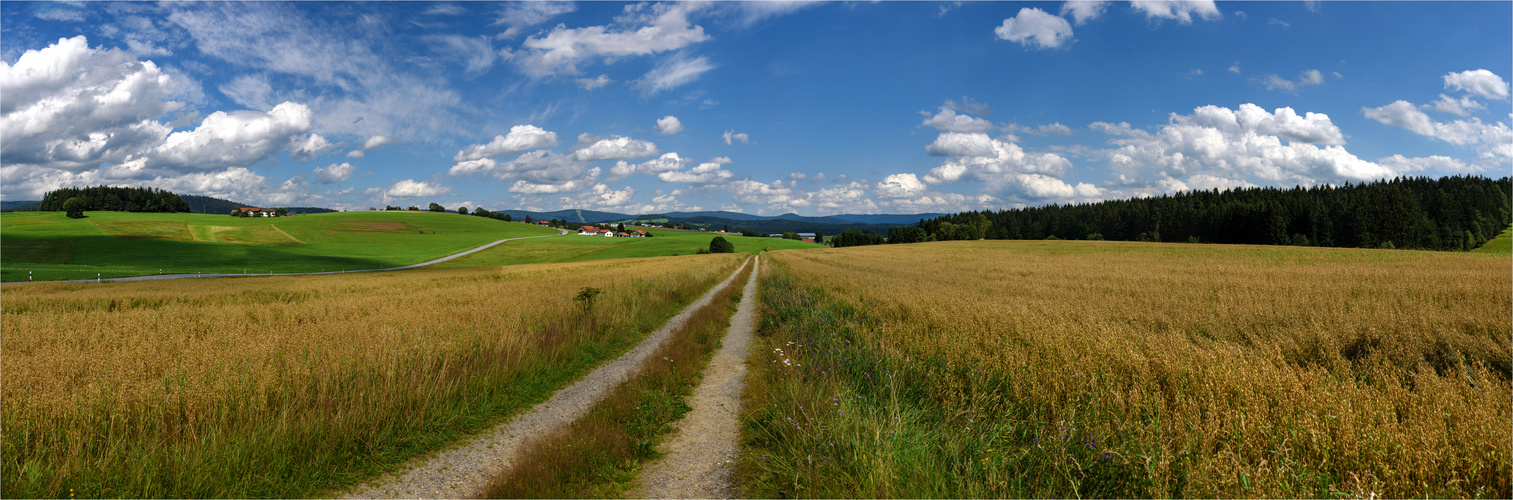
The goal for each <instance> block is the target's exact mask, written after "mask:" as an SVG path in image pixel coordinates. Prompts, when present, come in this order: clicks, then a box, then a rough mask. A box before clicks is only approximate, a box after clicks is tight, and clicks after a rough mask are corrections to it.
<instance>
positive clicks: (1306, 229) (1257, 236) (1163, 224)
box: [835, 176, 1513, 251]
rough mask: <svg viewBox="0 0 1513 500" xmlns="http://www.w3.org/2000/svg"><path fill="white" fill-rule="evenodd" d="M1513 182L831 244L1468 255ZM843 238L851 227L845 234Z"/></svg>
mask: <svg viewBox="0 0 1513 500" xmlns="http://www.w3.org/2000/svg"><path fill="white" fill-rule="evenodd" d="M1510 195H1513V178H1509V177H1503V178H1501V179H1495V180H1494V179H1489V178H1485V177H1479V176H1449V177H1441V178H1439V179H1430V178H1426V177H1399V178H1395V179H1389V180H1381V181H1375V182H1365V183H1360V184H1350V183H1346V184H1344V185H1341V186H1314V187H1308V188H1304V187H1293V188H1289V189H1279V188H1271V187H1265V188H1260V187H1258V188H1240V189H1231V190H1227V191H1219V190H1217V189H1215V190H1195V191H1186V192H1182V193H1176V194H1170V195H1163V196H1158V197H1148V198H1132V199H1126V200H1109V201H1102V202H1097V203H1086V204H1072V205H1045V206H1039V207H1028V208H1019V209H1013V210H999V211H991V210H983V211H971V212H962V213H957V214H951V215H946V216H941V217H937V218H933V219H928V220H921V221H920V222H919V225H917V226H915V227H905V228H893V229H891V230H890V231H889V234H888V237H887V238H883V236H882V235H878V234H875V233H871V234H868V233H866V232H857V233H856V234H846V233H843V234H841V235H838V236H837V238H836V241H835V243H836V244H835V246H837V247H841V246H854V245H857V244H861V245H867V244H878V243H884V242H886V243H915V242H921V241H945V240H976V239H994V240H1042V239H1066V240H1117V241H1155V242H1172V243H1229V244H1253V245H1296V246H1325V247H1349V248H1405V249H1423V250H1449V251H1467V250H1471V249H1475V248H1476V247H1479V246H1481V244H1482V243H1485V242H1486V241H1487V240H1490V239H1492V238H1494V237H1496V236H1497V235H1498V234H1499V233H1501V232H1502V230H1503V229H1504V228H1506V227H1508V225H1509V223H1510V222H1513V207H1510V206H1509V199H1510ZM848 233H849V231H848Z"/></svg>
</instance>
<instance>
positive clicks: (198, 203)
mask: <svg viewBox="0 0 1513 500" xmlns="http://www.w3.org/2000/svg"><path fill="white" fill-rule="evenodd" d="M180 198H183V199H184V201H186V202H189V208H190V210H189V211H190V212H194V213H197V214H221V215H226V214H230V213H231V211H232V210H237V209H240V208H245V207H256V208H283V209H285V210H288V211H289V213H291V214H323V213H329V212H336V211H337V210H332V209H329V208H321V207H263V206H258V205H254V204H248V203H240V202H235V201H230V200H223V199H220V198H211V197H209V196H198V195H192V194H186V195H180Z"/></svg>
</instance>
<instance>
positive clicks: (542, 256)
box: [438, 228, 825, 268]
mask: <svg viewBox="0 0 1513 500" xmlns="http://www.w3.org/2000/svg"><path fill="white" fill-rule="evenodd" d="M649 232H650V233H652V234H653V237H651V238H605V237H601V236H579V235H576V234H573V235H568V236H564V237H561V238H542V239H535V240H522V241H511V242H507V243H504V244H502V245H499V246H497V247H493V248H490V249H488V250H484V251H482V252H478V253H475V254H472V255H469V256H467V257H463V258H460V259H457V260H453V261H449V262H446V263H443V264H439V265H438V266H439V267H442V268H447V267H474V266H499V265H510V264H536V263H542V262H577V261H583V260H598V259H624V258H631V257H663V256H672V255H693V254H694V253H695V252H697V251H698V250H699V249H700V248H703V249H706V250H707V249H709V241H710V240H712V239H714V237H715V236H723V237H724V238H725V239H726V240H729V241H730V242H731V243H734V244H735V251H736V252H747V253H759V252H762V251H766V250H788V249H802V248H825V246H824V245H819V244H816V243H806V242H803V241H795V240H785V239H781V238H763V237H748V236H741V235H729V234H726V235H718V234H711V233H706V232H701V231H684V230H678V229H657V228H653V229H650V230H649Z"/></svg>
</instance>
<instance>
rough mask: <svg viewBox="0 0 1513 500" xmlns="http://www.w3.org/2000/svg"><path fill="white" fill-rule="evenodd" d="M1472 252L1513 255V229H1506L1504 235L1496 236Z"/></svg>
mask: <svg viewBox="0 0 1513 500" xmlns="http://www.w3.org/2000/svg"><path fill="white" fill-rule="evenodd" d="M1472 251H1473V252H1479V253H1500V254H1503V255H1508V254H1510V253H1513V227H1509V228H1507V229H1504V230H1503V232H1502V234H1499V235H1497V236H1494V237H1493V238H1492V239H1490V240H1487V242H1486V243H1482V245H1481V246H1479V247H1476V250H1472Z"/></svg>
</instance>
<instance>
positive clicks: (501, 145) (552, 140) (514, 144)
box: [452, 125, 557, 162]
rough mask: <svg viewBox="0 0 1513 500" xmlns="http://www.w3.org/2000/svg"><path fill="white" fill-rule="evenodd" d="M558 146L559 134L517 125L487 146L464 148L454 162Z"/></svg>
mask: <svg viewBox="0 0 1513 500" xmlns="http://www.w3.org/2000/svg"><path fill="white" fill-rule="evenodd" d="M556 145H557V133H556V132H550V131H547V130H543V129H542V128H541V127H537V126H535V125H515V126H513V127H510V133H509V134H508V135H496V136H494V140H493V141H490V142H489V143H487V144H474V145H471V146H468V147H466V148H463V149H462V150H461V151H458V152H457V155H456V156H453V157H452V161H455V162H464V161H472V160H478V159H482V158H497V157H500V156H508V155H511V154H515V153H519V152H521V151H526V150H530V149H536V148H544V147H550V146H556Z"/></svg>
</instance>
